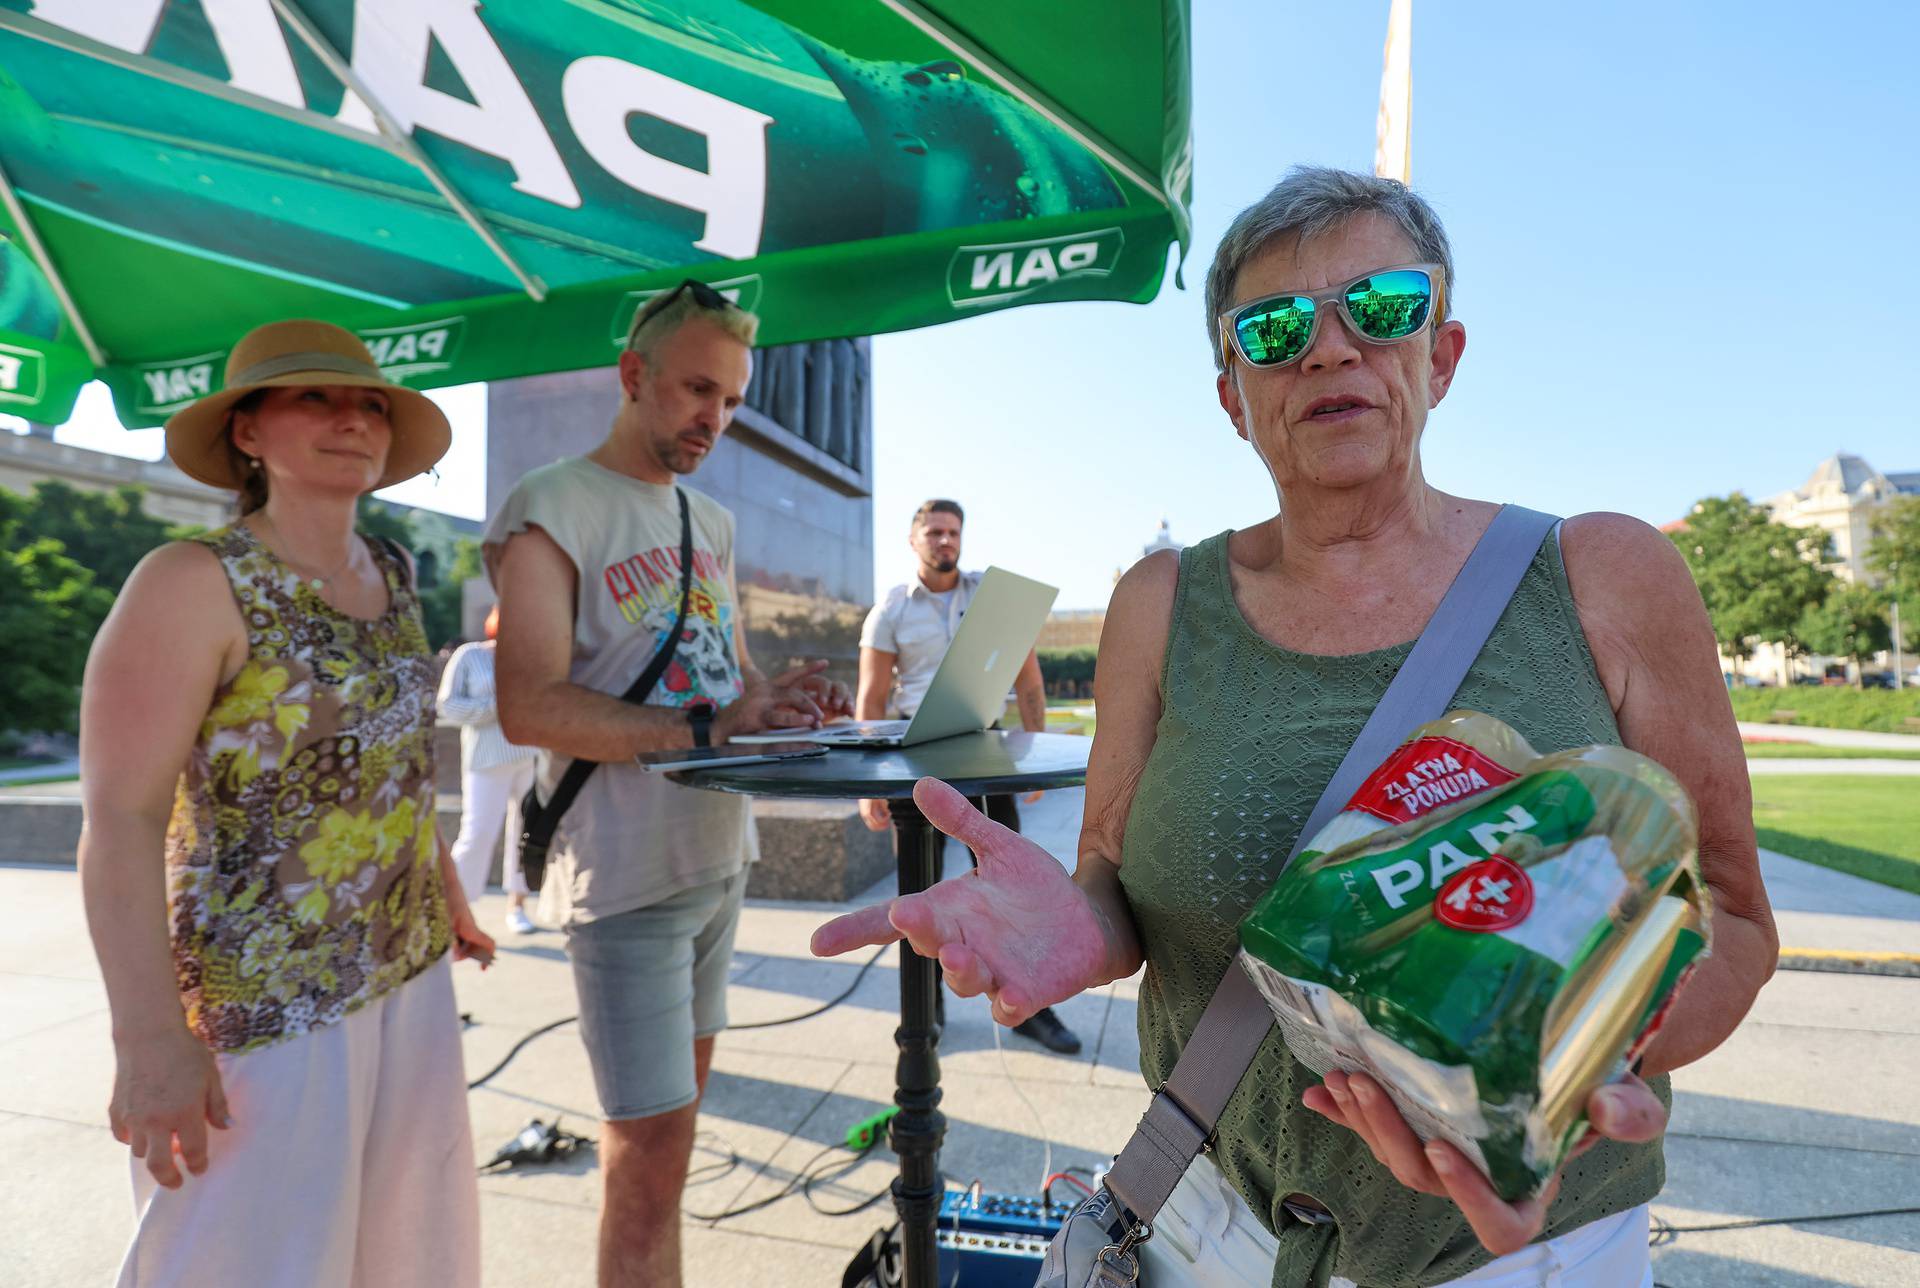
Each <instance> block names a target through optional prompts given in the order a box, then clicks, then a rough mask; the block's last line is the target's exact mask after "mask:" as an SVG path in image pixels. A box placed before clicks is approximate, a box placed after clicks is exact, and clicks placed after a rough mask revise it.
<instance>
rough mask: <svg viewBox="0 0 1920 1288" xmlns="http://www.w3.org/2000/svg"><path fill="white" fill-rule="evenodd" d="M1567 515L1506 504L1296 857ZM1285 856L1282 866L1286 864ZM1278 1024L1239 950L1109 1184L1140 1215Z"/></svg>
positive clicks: (1479, 639)
mask: <svg viewBox="0 0 1920 1288" xmlns="http://www.w3.org/2000/svg"><path fill="white" fill-rule="evenodd" d="M1558 522H1559V520H1558V519H1556V518H1554V517H1553V516H1552V515H1549V514H1541V513H1539V512H1538V511H1536V510H1526V509H1522V508H1521V507H1519V506H1517V505H1509V506H1506V507H1504V508H1503V509H1501V511H1500V513H1499V514H1497V515H1495V516H1494V519H1493V523H1492V524H1491V525H1489V526H1488V528H1487V530H1486V532H1485V533H1483V534H1482V535H1481V537H1480V542H1479V544H1478V545H1476V546H1475V547H1474V548H1473V553H1472V554H1470V555H1468V556H1467V562H1466V564H1465V566H1463V567H1462V568H1461V569H1460V572H1459V575H1458V576H1456V577H1455V578H1454V579H1453V584H1452V585H1451V586H1449V587H1448V588H1447V594H1446V597H1445V598H1444V599H1442V600H1441V601H1440V606H1439V607H1438V608H1436V609H1434V610H1433V616H1432V617H1431V618H1430V619H1428V621H1427V626H1426V629H1425V630H1423V631H1422V632H1421V633H1420V638H1419V639H1418V640H1417V641H1416V642H1415V643H1414V646H1413V650H1412V652H1410V653H1408V655H1407V660H1406V661H1405V662H1402V663H1401V664H1400V670H1399V673H1398V674H1396V675H1395V676H1394V677H1393V683H1391V684H1390V685H1388V686H1387V691H1386V693H1385V695H1384V696H1382V697H1381V699H1380V703H1379V705H1378V706H1376V707H1374V709H1373V714H1372V715H1371V716H1369V717H1368V718H1367V723H1366V725H1365V726H1364V727H1363V728H1362V729H1361V730H1360V735H1359V737H1357V738H1355V739H1354V741H1353V746H1352V747H1351V748H1349V749H1348V751H1347V754H1346V757H1345V758H1344V759H1343V760H1341V762H1340V767H1339V768H1338V769H1336V770H1334V772H1333V777H1332V779H1331V780H1329V782H1328V783H1327V789H1326V791H1324V792H1323V793H1321V796H1320V801H1319V803H1318V804H1317V805H1315V806H1314V808H1313V812H1312V813H1311V814H1309V815H1308V816H1307V821H1306V823H1305V824H1304V825H1303V826H1302V827H1301V829H1300V835H1299V836H1298V837H1297V838H1295V840H1294V843H1293V850H1292V852H1291V853H1290V854H1288V855H1287V863H1288V864H1290V863H1292V862H1293V858H1294V855H1297V854H1298V853H1300V851H1301V849H1302V848H1304V847H1305V845H1306V844H1307V842H1308V841H1310V840H1312V839H1313V836H1314V834H1315V833H1317V832H1318V831H1319V830H1320V829H1321V828H1322V827H1324V826H1325V825H1326V823H1327V821H1328V820H1329V819H1331V818H1332V817H1333V816H1334V815H1335V814H1337V813H1339V812H1340V811H1341V810H1342V809H1343V808H1345V806H1346V803H1347V801H1349V800H1351V799H1352V797H1353V794H1354V792H1356V791H1358V790H1359V788H1360V785H1361V784H1362V783H1364V782H1365V781H1366V779H1367V775H1368V774H1370V773H1372V772H1373V770H1374V769H1375V768H1376V767H1377V766H1378V765H1379V764H1380V762H1381V761H1383V760H1385V759H1386V758H1387V756H1388V755H1389V754H1390V753H1391V752H1392V751H1393V749H1394V748H1395V747H1397V746H1398V745H1399V744H1400V742H1401V741H1402V740H1403V739H1404V738H1405V737H1406V736H1407V732H1408V731H1409V730H1411V729H1414V728H1417V727H1418V726H1420V725H1422V724H1425V723H1426V722H1427V721H1429V720H1434V719H1438V718H1439V717H1440V716H1443V715H1445V714H1446V712H1447V708H1448V706H1449V705H1451V704H1452V702H1453V695H1454V692H1455V691H1456V690H1458V689H1459V687H1460V682H1461V681H1462V680H1464V679H1465V678H1466V676H1467V671H1468V669H1469V668H1471V667H1472V666H1473V660H1474V659H1475V658H1476V657H1478V656H1479V655H1480V650H1481V648H1482V647H1483V646H1484V645H1485V644H1486V642H1487V637H1488V636H1489V635H1491V634H1493V628H1494V625H1495V624H1496V623H1497V622H1498V621H1499V620H1500V614H1501V613H1503V612H1505V611H1506V607H1507V602H1508V601H1509V600H1511V599H1512V598H1513V592H1514V591H1515V590H1517V589H1519V586H1520V580H1521V578H1522V577H1524V576H1526V572H1527V568H1528V566H1529V565H1530V564H1531V563H1532V562H1533V558H1534V556H1535V554H1537V553H1538V552H1539V549H1540V543H1541V542H1542V541H1544V540H1545V539H1546V536H1547V533H1548V532H1550V531H1551V530H1552V529H1553V525H1554V524H1556V523H1558ZM1285 870H1286V864H1282V865H1281V871H1285ZM1272 1027H1273V1016H1272V1014H1271V1013H1270V1012H1269V1011H1268V1010H1267V1005H1266V1001H1265V1000H1264V999H1263V998H1262V997H1261V996H1260V992H1259V990H1258V989H1256V988H1255V987H1254V985H1253V980H1252V979H1251V978H1250V977H1249V976H1248V974H1247V972H1246V971H1244V970H1242V969H1241V968H1240V964H1239V963H1238V962H1237V961H1236V962H1234V963H1233V964H1232V965H1229V966H1228V967H1227V973H1226V974H1225V975H1224V976H1223V977H1222V978H1221V980H1220V984H1219V986H1218V987H1217V988H1216V989H1215V990H1214V994H1213V999H1212V1000H1211V1001H1209V1002H1208V1003H1207V1009H1206V1010H1205V1011H1204V1012H1202V1014H1201V1016H1200V1022H1199V1023H1198V1024H1197V1025H1196V1026H1195V1027H1194V1030H1193V1036H1192V1037H1191V1038H1190V1039H1188V1041H1187V1045H1186V1047H1185V1049H1183V1050H1182V1051H1181V1052H1180V1058H1179V1060H1177V1061H1175V1062H1174V1066H1173V1072H1172V1073H1170V1074H1168V1075H1167V1081H1166V1085H1165V1086H1163V1087H1162V1088H1161V1089H1160V1091H1159V1092H1158V1093H1156V1094H1155V1095H1154V1098H1153V1102H1152V1103H1151V1104H1149V1105H1148V1106H1147V1112H1146V1114H1145V1115H1144V1116H1143V1117H1142V1118H1141V1119H1140V1125H1139V1127H1138V1128H1136V1129H1135V1131H1134V1133H1133V1136H1132V1138H1131V1139H1129V1140H1128V1141H1127V1144H1126V1148H1124V1149H1123V1150H1122V1151H1121V1152H1120V1157H1119V1158H1118V1159H1116V1160H1115V1161H1114V1164H1113V1170H1112V1171H1110V1172H1108V1173H1107V1178H1106V1187H1107V1190H1108V1192H1110V1193H1111V1194H1112V1195H1113V1196H1114V1197H1115V1198H1117V1199H1119V1200H1120V1202H1121V1203H1123V1204H1124V1205H1125V1206H1126V1208H1127V1210H1128V1211H1129V1212H1131V1213H1132V1214H1133V1216H1134V1218H1135V1219H1136V1220H1139V1221H1145V1222H1149V1223H1150V1222H1152V1220H1153V1218H1154V1217H1155V1216H1156V1215H1157V1214H1158V1213H1159V1211H1160V1208H1161V1205H1163V1204H1164V1203H1165V1202H1166V1201H1167V1197H1168V1195H1170V1194H1172V1193H1173V1187H1174V1186H1175V1185H1178V1184H1179V1183H1180V1178H1181V1176H1183V1175H1185V1173H1186V1170H1187V1167H1188V1165H1189V1164H1191V1163H1192V1162H1193V1160H1194V1158H1195V1156H1196V1155H1198V1154H1199V1153H1200V1151H1201V1149H1202V1148H1204V1147H1205V1145H1206V1142H1207V1139H1208V1137H1210V1136H1211V1135H1212V1134H1213V1125H1214V1123H1215V1122H1216V1121H1218V1120H1219V1117H1220V1113H1221V1111H1222V1110H1224V1109H1225V1108H1226V1107H1227V1100H1228V1098H1229V1097H1231V1096H1232V1095H1233V1091H1234V1088H1235V1087H1237V1086H1239V1085H1240V1078H1241V1075H1243V1074H1244V1073H1246V1071H1247V1066H1248V1065H1249V1064H1251V1063H1253V1056H1254V1052H1255V1051H1257V1050H1259V1048H1260V1044H1261V1042H1263V1041H1264V1040H1265V1039H1266V1035H1267V1030H1268V1029H1270V1028H1272Z"/></svg>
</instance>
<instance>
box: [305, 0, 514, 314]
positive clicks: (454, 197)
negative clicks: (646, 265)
mask: <svg viewBox="0 0 1920 1288" xmlns="http://www.w3.org/2000/svg"><path fill="white" fill-rule="evenodd" d="M271 2H272V4H273V7H274V9H275V10H276V11H277V12H278V13H279V14H280V16H281V17H282V18H283V19H285V20H286V23H287V25H288V26H289V27H291V28H293V32H294V34H295V35H297V36H299V37H300V39H301V40H302V41H304V42H306V45H307V48H309V49H311V50H312V51H313V52H314V55H315V56H316V57H317V58H319V59H320V61H321V62H322V63H324V64H326V68H327V70H328V71H330V72H332V73H333V74H334V76H335V77H336V78H338V80H339V81H340V83H341V84H342V85H344V86H346V87H347V88H348V89H349V90H352V91H353V92H354V93H355V94H358V95H359V96H360V101H361V102H363V103H365V104H366V105H367V108H368V110H370V111H371V112H372V113H373V117H374V120H376V121H378V122H379V123H380V132H381V133H383V134H385V135H386V136H387V137H388V138H389V139H391V140H392V141H393V143H394V145H395V146H396V147H398V148H399V150H400V153H401V155H402V156H404V157H406V159H407V160H408V161H411V162H412V163H413V165H414V166H415V167H416V168H417V169H418V170H419V171H420V173H422V174H424V175H426V177H427V181H428V182H429V183H431V184H433V186H434V187H435V188H436V189H437V190H438V191H439V193H440V195H441V196H442V197H444V198H446V201H447V204H448V205H450V206H452V207H453V209H454V213H456V214H458V215H459V216H460V218H461V219H462V220H464V221H465V222H466V225H467V227H469V228H471V229H473V231H474V232H475V233H477V234H478V235H479V237H480V240H481V241H483V242H485V243H486V244H487V249H488V250H490V251H492V252H493V253H494V256H495V258H497V259H498V260H499V261H500V262H501V263H502V264H505V265H506V266H507V268H508V270H509V271H511V272H512V273H513V275H514V276H515V277H516V278H518V279H519V281H520V285H521V287H522V288H523V289H524V290H525V291H526V293H527V294H528V296H530V297H531V298H532V299H533V300H534V302H535V303H539V302H540V301H542V300H544V299H546V298H547V285H546V283H545V282H542V281H541V280H540V279H539V278H537V277H535V276H534V275H533V274H532V273H529V272H528V271H527V270H526V269H524V268H522V267H521V266H520V262H519V261H518V260H516V259H514V257H513V254H512V252H510V251H509V250H508V249H507V248H506V246H505V245H504V244H503V243H502V242H501V241H500V239H499V238H498V237H496V236H495V235H494V232H493V229H491V228H489V227H488V226H487V221H486V220H485V219H482V218H481V217H480V212H479V211H478V210H475V209H474V207H473V203H472V202H470V201H468V200H467V199H466V198H465V197H463V196H462V195H460V192H459V190H458V189H456V188H455V187H454V186H453V184H452V183H450V182H449V181H448V180H447V177H446V176H445V175H444V174H442V173H441V172H440V167H439V166H437V165H435V164H434V163H433V160H432V158H430V157H428V156H427V154H426V153H425V152H424V151H422V150H421V147H420V145H419V144H418V143H416V142H414V139H413V136H412V135H411V134H409V133H408V132H407V131H405V130H403V129H401V128H400V122H399V121H397V120H395V119H394V116H393V114H392V113H391V112H389V111H387V109H386V107H385V106H384V105H383V104H382V103H381V102H380V100H379V99H378V98H376V97H374V95H373V92H372V91H371V90H369V89H368V88H367V85H366V82H365V81H363V80H361V79H360V75H359V73H357V72H355V71H354V70H353V66H352V65H351V64H350V63H348V62H347V60H346V59H344V58H342V57H341V56H340V52H339V51H338V50H336V49H335V48H334V47H333V45H332V44H331V43H330V42H329V41H328V40H327V38H326V36H325V35H323V34H322V33H321V31H320V29H319V28H318V27H315V26H314V25H313V22H312V20H311V19H309V18H308V17H307V15H306V14H305V13H303V12H301V10H300V7H299V5H297V4H296V3H294V0H271Z"/></svg>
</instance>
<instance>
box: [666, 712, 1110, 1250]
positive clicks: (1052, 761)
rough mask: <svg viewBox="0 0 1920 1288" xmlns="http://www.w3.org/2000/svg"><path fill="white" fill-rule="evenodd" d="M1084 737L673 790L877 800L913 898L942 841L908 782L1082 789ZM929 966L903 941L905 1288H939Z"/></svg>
mask: <svg viewBox="0 0 1920 1288" xmlns="http://www.w3.org/2000/svg"><path fill="white" fill-rule="evenodd" d="M1092 746H1093V740H1092V739H1090V738H1080V737H1074V736H1071V735H1067V734H1055V733H1005V732H1000V731H998V730H986V731H984V732H981V733H969V734H959V735H956V736H954V737H951V738H941V739H939V740H937V741H934V742H923V743H920V744H919V745H917V746H913V747H889V748H874V749H869V748H840V747H836V748H834V749H833V750H831V751H829V752H828V753H827V754H826V755H824V756H813V757H810V758H808V759H805V760H784V761H772V762H769V763H766V764H759V765H723V766H720V767H718V768H714V769H684V770H680V771H678V772H676V773H673V774H670V775H668V777H670V778H672V779H673V780H674V781H675V782H678V783H682V784H684V785H686V786H688V787H700V788H704V789H706V790H708V791H716V792H738V793H740V794H742V795H747V796H807V797H815V798H819V797H826V798H832V799H839V800H859V799H865V798H868V797H878V798H880V799H883V800H885V801H886V802H887V806H888V812H889V813H890V814H891V815H892V816H893V834H894V839H895V841H896V845H895V847H894V853H895V855H896V857H897V859H898V862H899V879H900V893H901V894H903V895H904V894H917V893H919V892H920V891H922V890H925V889H926V888H927V887H928V886H930V885H932V884H933V883H934V882H936V881H938V880H939V879H940V858H941V852H942V850H943V849H944V846H945V842H946V837H945V836H944V835H942V834H941V833H940V832H939V831H938V830H937V829H935V828H934V826H933V825H932V824H930V823H929V822H927V818H926V815H924V814H922V813H921V812H920V809H919V807H918V806H916V805H915V804H914V803H913V785H914V784H915V783H916V782H918V781H920V780H921V779H922V778H938V779H941V780H942V781H944V782H946V783H948V784H950V785H951V786H953V787H954V788H955V789H957V790H958V791H959V792H960V794H961V795H963V796H968V797H979V796H994V795H1000V794H1002V793H1011V792H1030V791H1035V790H1038V789H1048V788H1055V787H1078V786H1079V785H1081V784H1082V783H1084V782H1086V781H1087V752H1088V750H1089V749H1090V748H1091V747H1092ZM935 966H936V963H935V962H934V960H933V959H931V958H927V957H922V956H920V954H918V953H916V952H914V951H913V949H912V948H911V947H910V946H909V945H908V944H907V943H906V941H905V940H902V941H901V943H900V1027H899V1028H898V1029H896V1030H895V1031H894V1041H895V1044H896V1045H898V1047H899V1048H900V1056H899V1061H898V1063H897V1064H896V1065H895V1071H894V1092H893V1102H894V1103H895V1104H896V1105H898V1106H899V1107H900V1112H899V1113H897V1114H895V1115H894V1117H893V1120H892V1122H891V1123H890V1124H889V1126H888V1143H889V1144H890V1145H891V1146H892V1147H893V1151H894V1153H896V1154H898V1155H899V1157H900V1175H899V1176H897V1177H896V1178H894V1182H893V1206H894V1208H895V1209H896V1210H897V1211H898V1212H899V1213H900V1233H901V1247H902V1251H903V1253H904V1262H905V1264H904V1270H905V1279H906V1285H907V1288H939V1284H938V1282H937V1278H938V1276H937V1264H936V1254H935V1251H934V1230H935V1225H936V1223H937V1221H938V1219H939V1214H940V1200H941V1191H942V1190H943V1189H944V1188H945V1185H944V1182H943V1181H942V1179H941V1176H940V1142H941V1141H942V1140H943V1139H944V1138H945V1137H946V1134H947V1119H946V1115H945V1114H942V1113H941V1112H940V1029H939V1026H938V1025H937V1024H935V1022H934V991H935V989H937V988H938V987H939V979H938V975H937V972H936V969H935Z"/></svg>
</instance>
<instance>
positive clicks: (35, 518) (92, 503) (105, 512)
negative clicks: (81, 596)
mask: <svg viewBox="0 0 1920 1288" xmlns="http://www.w3.org/2000/svg"><path fill="white" fill-rule="evenodd" d="M145 499H146V489H145V488H142V487H135V486H131V485H129V486H126V487H119V488H115V489H114V490H113V491H111V492H91V491H82V490H81V489H79V488H76V487H69V486H68V485H67V484H65V483H57V482H51V481H49V482H42V483H36V484H35V485H34V488H33V495H32V496H31V497H30V498H29V499H28V500H27V502H26V505H25V506H24V508H23V509H22V510H21V512H20V515H19V528H18V529H17V531H16V532H15V533H14V535H13V538H12V540H11V542H10V543H9V544H14V545H19V546H22V547H25V546H30V545H32V544H33V543H34V542H36V541H49V540H51V541H57V542H59V543H60V545H61V548H62V549H63V550H64V552H65V553H66V556H67V558H69V559H71V560H73V561H74V562H75V563H77V564H79V565H80V566H81V567H82V568H85V569H86V570H87V571H89V572H91V573H92V574H93V581H94V585H95V586H97V587H98V588H100V589H102V590H105V591H107V592H108V593H109V594H116V595H117V594H119V593H120V587H122V586H124V585H126V583H127V576H128V574H129V573H131V572H132V571H133V566H134V565H135V564H137V563H139V562H140V560H141V559H142V558H143V557H144V556H145V555H146V553H147V552H148V551H149V550H152V549H153V548H154V547H155V546H158V545H163V544H165V543H166V542H168V541H172V540H175V539H177V538H179V537H181V536H185V535H187V534H188V533H190V532H191V531H193V529H191V528H185V527H178V526H175V525H172V524H169V523H167V522H166V521H165V520H164V519H156V518H154V517H153V516H152V515H150V514H148V513H147V512H146V511H145V510H144V509H143V508H142V503H143V502H144V501H145Z"/></svg>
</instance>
